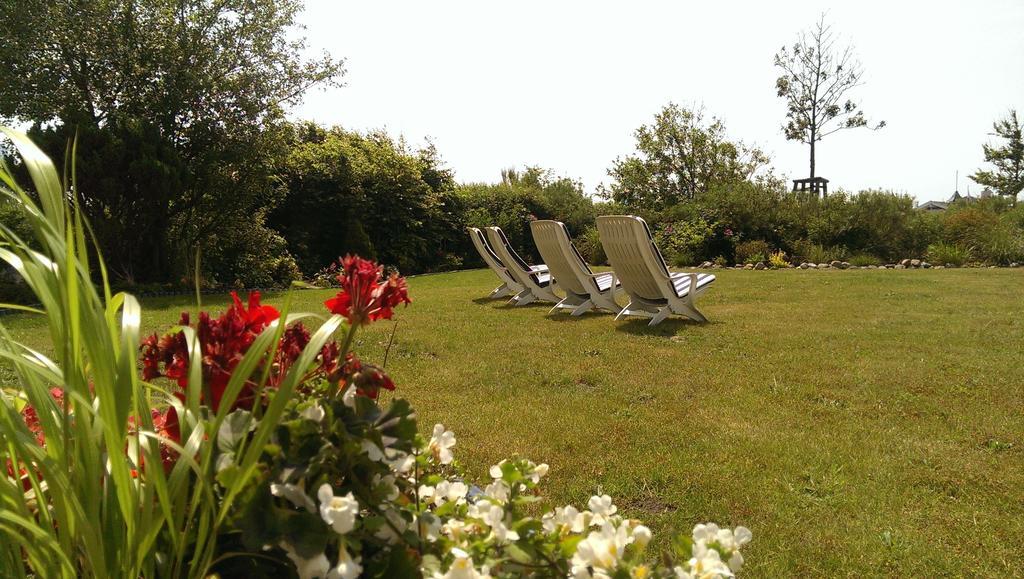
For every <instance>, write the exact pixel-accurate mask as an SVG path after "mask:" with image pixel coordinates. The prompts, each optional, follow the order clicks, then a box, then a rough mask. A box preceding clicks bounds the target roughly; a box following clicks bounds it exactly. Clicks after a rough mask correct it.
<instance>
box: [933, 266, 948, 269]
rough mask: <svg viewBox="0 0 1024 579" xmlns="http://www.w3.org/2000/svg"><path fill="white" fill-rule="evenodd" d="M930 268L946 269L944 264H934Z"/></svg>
mask: <svg viewBox="0 0 1024 579" xmlns="http://www.w3.org/2000/svg"><path fill="white" fill-rule="evenodd" d="M932 269H946V266H944V265H936V266H935V267H933V268H932Z"/></svg>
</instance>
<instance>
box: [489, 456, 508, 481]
mask: <svg viewBox="0 0 1024 579" xmlns="http://www.w3.org/2000/svg"><path fill="white" fill-rule="evenodd" d="M506 462H508V461H507V460H503V461H501V462H499V463H498V464H494V465H491V468H490V470H488V472H489V473H490V475H491V478H493V479H499V478H501V477H502V472H501V465H503V464H505V463H506Z"/></svg>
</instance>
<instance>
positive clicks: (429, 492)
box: [416, 485, 436, 503]
mask: <svg viewBox="0 0 1024 579" xmlns="http://www.w3.org/2000/svg"><path fill="white" fill-rule="evenodd" d="M435 490H436V489H435V488H434V487H432V486H430V485H420V488H418V489H416V494H417V495H419V497H420V500H421V501H423V502H426V503H429V502H430V500H431V499H433V498H434V491H435Z"/></svg>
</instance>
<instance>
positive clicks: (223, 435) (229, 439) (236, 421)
mask: <svg viewBox="0 0 1024 579" xmlns="http://www.w3.org/2000/svg"><path fill="white" fill-rule="evenodd" d="M253 426H254V424H253V418H252V413H251V412H249V411H248V410H235V411H234V412H232V413H231V414H229V415H228V416H227V417H226V418H225V420H224V422H223V423H221V425H220V429H219V430H218V431H217V449H218V450H219V451H220V452H222V453H228V452H234V451H235V450H237V449H238V445H239V444H240V443H241V442H242V440H243V439H245V437H246V436H248V435H249V432H251V431H252V428H253Z"/></svg>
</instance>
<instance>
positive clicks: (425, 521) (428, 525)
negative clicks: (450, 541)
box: [413, 513, 441, 543]
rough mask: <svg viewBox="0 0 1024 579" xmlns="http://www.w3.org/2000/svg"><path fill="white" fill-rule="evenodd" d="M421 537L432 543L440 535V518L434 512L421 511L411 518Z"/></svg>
mask: <svg viewBox="0 0 1024 579" xmlns="http://www.w3.org/2000/svg"><path fill="white" fill-rule="evenodd" d="M413 520H414V521H415V523H416V530H417V531H419V534H420V536H421V537H423V538H424V539H426V540H427V541H428V542H431V543H433V542H434V541H436V540H437V539H438V537H440V536H441V519H440V518H438V517H437V516H436V515H435V514H434V513H423V514H422V515H420V516H419V517H414V519H413Z"/></svg>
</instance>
